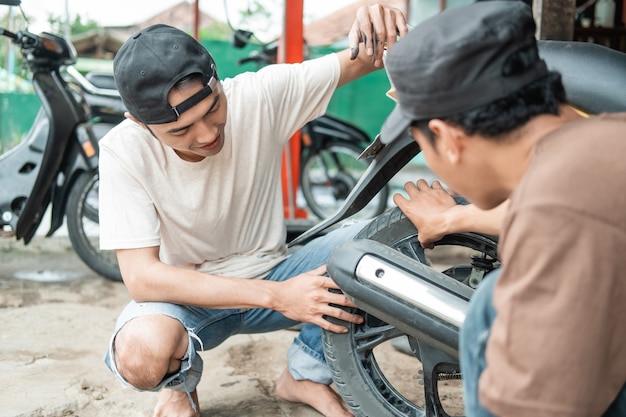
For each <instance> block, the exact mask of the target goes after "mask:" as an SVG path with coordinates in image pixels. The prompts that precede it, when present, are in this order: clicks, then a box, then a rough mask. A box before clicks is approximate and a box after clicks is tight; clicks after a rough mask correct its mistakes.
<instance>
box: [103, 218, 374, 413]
mask: <svg viewBox="0 0 626 417" xmlns="http://www.w3.org/2000/svg"><path fill="white" fill-rule="evenodd" d="M363 226H364V223H357V224H353V225H350V226H345V227H341V228H339V229H336V230H334V231H332V232H330V233H328V234H326V235H324V236H321V237H319V238H317V239H315V240H313V241H311V242H309V243H308V244H306V245H304V246H303V247H301V248H299V249H297V250H296V251H294V253H293V254H292V255H290V256H289V257H288V258H287V259H285V260H284V261H283V262H281V263H280V264H278V265H277V266H276V267H275V268H274V269H273V270H272V271H271V272H270V274H269V275H268V276H267V277H266V278H265V279H266V280H270V281H285V280H287V279H289V278H292V277H295V276H297V275H299V274H301V273H303V272H307V271H310V270H313V269H315V268H317V267H319V266H320V265H323V264H325V263H326V262H327V260H328V258H329V256H330V254H331V252H332V250H333V249H334V248H335V247H336V246H337V245H338V244H339V243H341V242H343V241H346V240H350V239H352V238H353V237H354V236H355V235H356V234H357V233H358V232H359V230H361V228H362V227H363ZM149 314H162V315H166V316H169V317H172V318H175V319H176V320H178V321H179V322H181V323H182V324H183V326H185V328H186V329H187V332H188V335H189V345H188V348H187V352H186V354H185V355H184V357H183V358H182V360H181V368H180V371H179V372H178V373H176V374H173V375H168V376H167V377H166V378H165V379H163V380H162V381H161V382H160V383H159V384H158V385H157V386H156V387H154V388H152V389H150V390H147V391H160V390H161V389H162V388H168V389H172V390H175V391H181V392H183V391H184V392H186V393H187V395H188V396H189V400H190V401H191V405H192V407H193V408H194V410H195V409H196V404H194V402H193V401H192V399H191V395H190V393H191V392H193V391H194V390H195V389H196V386H197V385H198V383H199V382H200V378H201V376H202V369H203V363H202V358H201V357H200V355H198V354H197V352H198V351H202V350H209V349H213V348H215V347H216V346H218V345H220V344H221V343H222V342H224V341H225V340H226V339H228V338H229V337H230V336H233V335H235V334H252V333H267V332H271V331H275V330H280V329H285V328H288V327H291V326H293V325H295V324H298V323H297V322H295V321H293V320H291V319H288V318H287V317H285V316H283V315H282V314H281V313H279V312H277V311H274V310H270V309H263V308H257V309H225V310H216V309H209V308H198V307H189V306H182V305H177V304H170V303H160V302H149V303H136V302H134V301H131V302H130V303H129V304H128V305H127V306H126V307H125V309H124V310H123V311H122V313H121V314H120V316H119V317H118V319H117V323H116V325H115V331H114V333H113V337H112V338H111V341H110V343H109V346H108V350H107V352H106V354H105V357H104V362H105V363H106V364H107V366H108V367H109V369H110V370H111V372H113V374H114V375H115V376H116V377H117V378H118V379H119V380H120V381H122V384H124V385H125V386H127V387H131V388H134V389H137V390H139V391H143V390H140V389H138V388H136V387H133V386H132V385H131V384H130V383H128V382H127V381H125V380H124V378H123V377H122V376H121V375H120V374H119V372H118V370H117V367H116V364H115V361H114V357H115V356H114V342H115V336H116V335H117V333H118V332H119V331H120V329H121V328H122V327H123V326H124V325H125V324H126V323H128V322H129V321H131V320H132V319H134V318H136V317H140V316H144V315H149ZM287 357H288V368H289V372H290V373H291V375H292V376H293V377H294V378H295V379H296V380H304V379H307V380H311V381H314V382H318V383H322V384H330V383H331V381H332V379H331V375H330V370H329V369H328V367H327V365H326V360H325V358H324V351H323V348H322V332H321V328H320V327H318V326H315V325H312V324H306V325H304V327H303V328H302V330H301V331H300V333H299V334H298V336H297V337H296V338H295V339H294V341H293V344H292V345H291V347H290V348H289V351H288V352H287Z"/></svg>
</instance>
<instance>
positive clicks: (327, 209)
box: [300, 141, 389, 219]
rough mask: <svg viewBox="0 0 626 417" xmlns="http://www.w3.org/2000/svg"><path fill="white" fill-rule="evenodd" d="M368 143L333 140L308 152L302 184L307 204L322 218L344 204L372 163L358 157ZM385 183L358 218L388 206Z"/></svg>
mask: <svg viewBox="0 0 626 417" xmlns="http://www.w3.org/2000/svg"><path fill="white" fill-rule="evenodd" d="M363 149H364V147H363V146H360V145H359V144H357V143H354V142H348V141H329V142H327V143H326V144H325V145H324V146H323V147H322V148H321V149H320V150H319V151H318V152H311V153H309V154H305V156H304V159H303V161H302V169H301V178H300V188H301V190H302V196H303V197H304V200H305V203H306V207H307V208H308V209H309V210H310V211H311V212H312V213H313V214H314V215H315V216H317V217H318V218H319V219H325V218H327V217H329V216H331V215H333V214H334V213H335V212H336V211H337V210H338V209H339V208H340V207H341V206H342V204H343V202H344V201H345V199H346V197H347V196H348V195H349V194H350V192H351V191H352V189H353V188H354V186H355V185H356V183H357V182H358V181H359V179H360V178H361V176H362V175H363V173H364V172H365V170H367V167H368V166H369V163H368V162H367V161H364V160H358V159H357V158H358V156H359V155H360V154H361V152H363ZM388 198H389V187H388V186H385V187H384V188H383V189H382V190H381V191H380V192H379V193H378V194H377V195H376V196H375V197H374V198H373V199H372V201H370V203H369V204H368V205H367V206H365V207H364V208H363V209H362V210H361V211H360V212H359V213H358V214H356V215H355V216H354V217H355V218H361V219H366V218H367V219H370V218H373V217H376V216H378V215H379V214H381V213H383V212H384V211H385V209H386V208H387V200H388Z"/></svg>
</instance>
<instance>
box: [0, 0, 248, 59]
mask: <svg viewBox="0 0 626 417" xmlns="http://www.w3.org/2000/svg"><path fill="white" fill-rule="evenodd" d="M0 1H2V0H0ZM16 1H18V2H19V1H20V0H16ZM251 36H252V32H250V31H249V30H243V29H237V30H236V31H235V32H234V33H233V36H232V38H231V43H232V44H233V46H234V47H235V48H238V49H241V48H243V47H244V46H246V45H247V44H248V41H249V40H250V37H251Z"/></svg>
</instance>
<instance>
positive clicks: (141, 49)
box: [113, 24, 218, 124]
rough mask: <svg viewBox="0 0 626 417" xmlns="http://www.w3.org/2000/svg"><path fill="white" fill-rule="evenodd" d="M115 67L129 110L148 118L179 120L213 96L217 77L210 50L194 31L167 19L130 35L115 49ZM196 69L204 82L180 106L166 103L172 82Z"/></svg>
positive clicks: (153, 120) (148, 120)
mask: <svg viewBox="0 0 626 417" xmlns="http://www.w3.org/2000/svg"><path fill="white" fill-rule="evenodd" d="M113 73H114V77H115V83H116V85H117V89H118V91H119V92H120V96H121V97H122V101H123V102H124V105H125V106H126V108H127V109H128V112H129V113H130V114H132V115H133V116H134V117H135V118H136V119H137V120H139V121H140V122H142V123H145V124H163V123H171V122H175V121H176V120H178V118H179V117H180V115H181V114H182V113H184V112H185V111H187V110H189V109H190V108H192V107H193V106H195V105H196V104H198V103H199V102H200V101H202V100H203V99H204V98H206V97H207V96H209V95H210V94H211V93H212V92H213V91H214V90H215V87H216V86H217V81H218V78H217V72H216V70H215V62H214V61H213V57H212V56H211V54H210V53H209V52H208V51H207V50H206V49H205V48H204V47H203V46H202V45H201V44H200V43H199V42H198V41H196V40H195V39H194V38H193V37H192V36H190V35H188V34H187V33H185V32H183V31H182V30H180V29H177V28H174V27H172V26H167V25H163V24H157V25H152V26H148V27H147V28H145V29H142V30H140V31H138V32H136V33H135V34H134V35H132V36H131V37H130V38H129V39H128V40H127V41H126V42H125V43H124V44H123V45H122V47H121V48H120V50H119V51H118V53H117V54H116V55H115V59H114V61H113ZM195 73H198V74H201V75H202V83H203V85H204V88H203V89H202V90H200V91H199V92H197V93H196V94H194V95H193V96H191V97H190V98H188V99H187V100H185V101H184V102H182V103H180V104H178V105H177V106H172V105H171V104H170V103H168V101H167V95H168V93H169V92H170V90H171V89H172V87H173V86H174V85H175V84H176V83H178V82H179V81H180V80H181V79H182V78H184V77H186V76H188V75H191V74H195Z"/></svg>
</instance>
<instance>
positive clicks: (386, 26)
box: [338, 4, 408, 86]
mask: <svg viewBox="0 0 626 417" xmlns="http://www.w3.org/2000/svg"><path fill="white" fill-rule="evenodd" d="M407 32H408V28H407V25H406V19H405V17H404V15H403V14H402V12H401V11H400V10H398V9H395V8H393V7H389V6H383V5H381V4H372V5H369V6H361V7H360V8H359V9H358V11H357V15H356V19H355V20H354V23H353V24H352V27H351V29H350V32H349V34H348V40H349V48H348V50H346V51H342V52H340V53H339V54H338V56H339V62H340V66H341V78H340V79H339V86H342V85H344V84H346V83H349V82H350V81H352V80H355V79H357V78H359V77H362V76H363V75H366V74H369V73H370V72H372V71H375V70H377V69H381V68H382V67H383V59H382V58H383V51H384V50H385V48H391V47H392V45H393V44H394V43H396V41H397V39H398V36H400V37H402V36H404V35H405V34H406V33H407Z"/></svg>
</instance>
